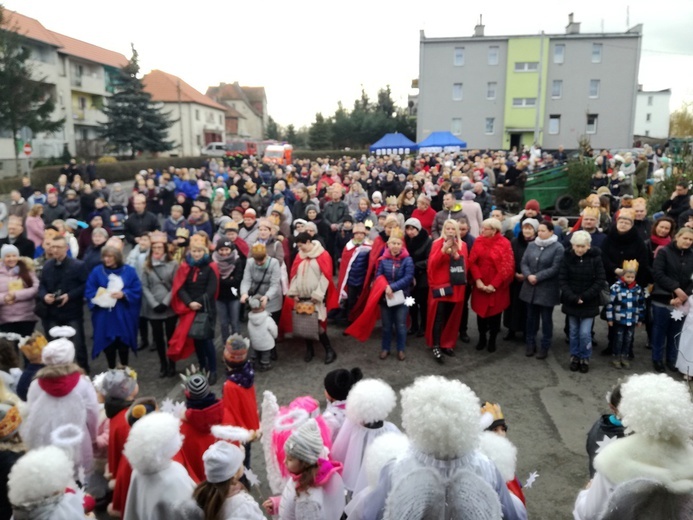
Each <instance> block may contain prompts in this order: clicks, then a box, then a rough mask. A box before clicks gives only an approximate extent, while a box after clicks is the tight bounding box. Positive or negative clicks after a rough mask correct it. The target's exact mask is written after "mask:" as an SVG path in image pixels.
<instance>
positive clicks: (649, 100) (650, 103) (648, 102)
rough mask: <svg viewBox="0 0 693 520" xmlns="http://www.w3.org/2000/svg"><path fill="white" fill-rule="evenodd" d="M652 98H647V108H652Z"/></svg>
mask: <svg viewBox="0 0 693 520" xmlns="http://www.w3.org/2000/svg"><path fill="white" fill-rule="evenodd" d="M653 99H654V98H653V96H647V106H648V107H651V106H652V101H653Z"/></svg>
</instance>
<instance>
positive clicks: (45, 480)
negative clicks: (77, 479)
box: [7, 446, 73, 513]
mask: <svg viewBox="0 0 693 520" xmlns="http://www.w3.org/2000/svg"><path fill="white" fill-rule="evenodd" d="M72 474H73V466H72V461H70V459H69V458H68V456H67V455H66V454H65V452H64V451H62V450H61V449H60V448H58V447H56V446H45V447H43V448H37V449H35V450H31V451H29V452H27V454H26V455H24V456H23V457H22V458H21V459H19V460H18V461H17V462H16V463H15V465H14V466H12V470H11V471H10V476H9V479H8V481H7V488H8V492H7V497H8V498H9V499H10V503H11V504H12V505H13V506H14V507H15V508H23V509H30V508H31V506H32V505H33V504H36V503H37V502H41V501H43V500H45V499H46V498H48V497H51V496H54V495H61V494H63V493H64V492H65V488H66V487H67V486H68V485H69V484H70V481H71V480H72ZM16 512H17V511H16V510H15V513H16Z"/></svg>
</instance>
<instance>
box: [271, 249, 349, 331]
mask: <svg viewBox="0 0 693 520" xmlns="http://www.w3.org/2000/svg"><path fill="white" fill-rule="evenodd" d="M303 260H305V259H304V258H302V257H301V255H300V254H298V255H296V258H295V259H294V263H293V264H292V265H291V274H290V275H289V282H291V280H293V278H294V276H296V273H298V267H299V266H300V265H301V263H302V262H303ZM315 260H317V262H318V265H319V266H320V271H321V272H322V275H323V276H324V277H325V278H327V281H328V284H327V295H326V297H325V305H326V306H327V312H330V311H331V310H332V309H336V308H337V307H339V298H338V296H337V288H336V287H335V286H334V281H333V280H332V257H331V256H330V254H329V253H328V252H327V251H323V252H322V253H321V254H320V255H319V256H318V257H317V258H315ZM293 310H294V299H293V298H288V297H287V298H284V306H283V308H282V315H281V318H280V319H279V330H281V331H282V333H287V332H293V330H294V325H293V320H292V319H291V313H292V311H293Z"/></svg>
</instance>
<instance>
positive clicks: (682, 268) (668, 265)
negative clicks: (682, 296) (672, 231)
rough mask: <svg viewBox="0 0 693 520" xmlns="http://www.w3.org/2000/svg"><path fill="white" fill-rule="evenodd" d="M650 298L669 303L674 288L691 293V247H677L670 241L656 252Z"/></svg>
mask: <svg viewBox="0 0 693 520" xmlns="http://www.w3.org/2000/svg"><path fill="white" fill-rule="evenodd" d="M652 273H653V275H654V290H653V291H652V300H653V301H657V302H660V303H664V304H666V305H669V302H670V301H671V299H672V298H673V293H674V291H675V290H676V289H683V291H684V292H685V293H686V294H688V295H689V296H690V295H691V294H692V293H693V279H692V277H693V249H691V248H689V249H679V248H678V247H676V242H675V241H674V242H671V243H670V244H669V245H668V246H666V247H663V248H662V249H660V250H659V252H658V253H657V256H656V257H655V260H654V266H653V267H652Z"/></svg>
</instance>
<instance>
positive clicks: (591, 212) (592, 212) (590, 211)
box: [582, 206, 599, 218]
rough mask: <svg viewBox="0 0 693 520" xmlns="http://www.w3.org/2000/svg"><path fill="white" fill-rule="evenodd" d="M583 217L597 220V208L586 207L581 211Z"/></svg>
mask: <svg viewBox="0 0 693 520" xmlns="http://www.w3.org/2000/svg"><path fill="white" fill-rule="evenodd" d="M582 216H583V217H592V218H599V208H593V207H592V206H587V207H586V208H585V209H584V210H582Z"/></svg>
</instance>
